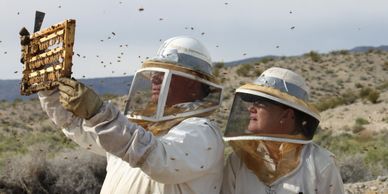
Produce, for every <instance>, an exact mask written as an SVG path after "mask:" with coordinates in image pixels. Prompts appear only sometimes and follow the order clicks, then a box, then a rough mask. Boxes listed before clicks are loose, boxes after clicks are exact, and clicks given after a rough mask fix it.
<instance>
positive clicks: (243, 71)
mask: <svg viewBox="0 0 388 194" xmlns="http://www.w3.org/2000/svg"><path fill="white" fill-rule="evenodd" d="M253 69H254V67H253V65H251V64H242V65H240V67H239V68H238V69H237V70H236V73H237V75H239V76H244V77H247V76H251V75H252V71H253Z"/></svg>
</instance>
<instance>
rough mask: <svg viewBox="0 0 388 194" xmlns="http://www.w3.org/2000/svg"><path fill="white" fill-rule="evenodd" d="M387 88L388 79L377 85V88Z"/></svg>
mask: <svg viewBox="0 0 388 194" xmlns="http://www.w3.org/2000/svg"><path fill="white" fill-rule="evenodd" d="M387 88H388V81H385V82H384V83H382V84H381V85H379V86H377V87H376V89H378V90H385V89H387Z"/></svg>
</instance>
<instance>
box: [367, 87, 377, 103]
mask: <svg viewBox="0 0 388 194" xmlns="http://www.w3.org/2000/svg"><path fill="white" fill-rule="evenodd" d="M379 97H380V92H378V91H377V90H373V91H372V92H370V93H369V95H368V97H367V99H368V100H369V101H370V102H372V103H373V104H376V103H377V102H378V99H379Z"/></svg>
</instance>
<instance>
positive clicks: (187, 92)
mask: <svg viewBox="0 0 388 194" xmlns="http://www.w3.org/2000/svg"><path fill="white" fill-rule="evenodd" d="M221 93H222V87H221V86H220V85H218V84H217V83H216V81H215V79H214V77H212V76H209V75H206V74H203V73H201V72H197V71H195V70H192V69H190V68H185V67H183V66H180V65H177V64H173V63H167V62H160V61H146V62H145V63H144V64H143V66H142V68H141V69H140V70H139V71H137V72H136V74H135V77H134V80H133V81H132V85H131V89H130V91H129V97H128V100H127V104H126V107H125V111H124V113H125V115H126V116H127V117H128V118H129V119H131V120H135V121H138V122H140V123H141V122H154V123H155V122H162V121H163V122H165V121H170V120H177V119H178V120H180V119H179V118H181V119H182V118H187V117H191V116H203V115H206V114H210V113H212V112H213V111H215V110H216V109H217V108H218V107H219V106H220V102H221Z"/></svg>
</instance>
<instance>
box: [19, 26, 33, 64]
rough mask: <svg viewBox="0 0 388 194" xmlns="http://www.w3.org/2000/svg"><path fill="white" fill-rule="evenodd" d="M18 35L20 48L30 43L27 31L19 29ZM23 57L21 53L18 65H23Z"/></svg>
mask: <svg viewBox="0 0 388 194" xmlns="http://www.w3.org/2000/svg"><path fill="white" fill-rule="evenodd" d="M19 35H20V45H22V46H26V45H28V44H29V43H30V41H31V40H30V32H28V30H27V29H26V28H25V27H23V28H22V29H20V31H19ZM24 60H25V59H24V56H23V53H22V56H21V57H20V63H23V64H24Z"/></svg>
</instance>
